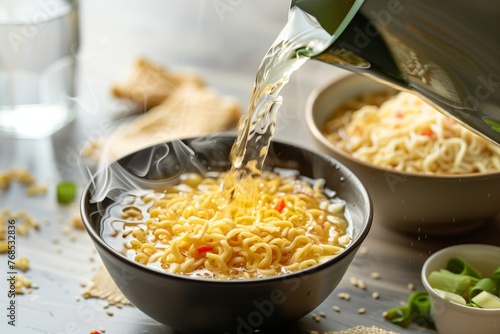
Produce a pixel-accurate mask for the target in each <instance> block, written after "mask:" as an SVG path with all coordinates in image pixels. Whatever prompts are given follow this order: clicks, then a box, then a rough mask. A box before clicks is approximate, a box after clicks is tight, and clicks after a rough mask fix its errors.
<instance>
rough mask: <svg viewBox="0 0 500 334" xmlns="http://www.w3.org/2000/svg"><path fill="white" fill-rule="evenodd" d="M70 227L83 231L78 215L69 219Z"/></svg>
mask: <svg viewBox="0 0 500 334" xmlns="http://www.w3.org/2000/svg"><path fill="white" fill-rule="evenodd" d="M71 226H72V227H73V228H75V229H77V230H84V229H85V227H84V225H83V221H82V217H81V216H80V214H76V215H74V216H73V217H72V218H71Z"/></svg>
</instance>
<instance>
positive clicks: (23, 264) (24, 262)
mask: <svg viewBox="0 0 500 334" xmlns="http://www.w3.org/2000/svg"><path fill="white" fill-rule="evenodd" d="M14 266H15V267H16V268H17V269H19V270H21V271H22V272H26V271H27V270H28V269H29V266H30V262H29V260H28V258H26V257H20V258H19V259H18V260H17V261H16V262H15V265H14Z"/></svg>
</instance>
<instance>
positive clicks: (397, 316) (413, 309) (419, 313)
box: [384, 291, 432, 327]
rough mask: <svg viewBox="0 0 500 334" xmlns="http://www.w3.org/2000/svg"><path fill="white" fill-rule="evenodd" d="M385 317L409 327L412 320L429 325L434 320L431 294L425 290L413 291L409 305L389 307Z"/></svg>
mask: <svg viewBox="0 0 500 334" xmlns="http://www.w3.org/2000/svg"><path fill="white" fill-rule="evenodd" d="M384 318H385V319H387V320H389V321H390V322H392V323H393V324H396V325H399V326H402V327H408V326H409V325H410V324H411V323H412V322H416V323H419V324H421V325H427V324H429V323H431V322H432V319H431V303H430V299H429V294H428V293H427V292H423V291H417V292H414V293H412V294H411V295H410V296H409V297H408V305H405V306H399V307H394V308H391V309H389V310H388V311H387V312H385V314H384Z"/></svg>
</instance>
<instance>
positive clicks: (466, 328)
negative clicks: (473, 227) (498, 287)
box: [422, 244, 500, 334]
mask: <svg viewBox="0 0 500 334" xmlns="http://www.w3.org/2000/svg"><path fill="white" fill-rule="evenodd" d="M452 257H461V258H462V259H464V260H465V261H467V262H468V263H470V264H471V265H472V266H474V267H475V268H476V269H478V270H479V271H480V272H481V274H482V276H483V277H488V276H490V275H491V274H492V272H493V271H494V270H495V269H496V268H497V267H498V266H499V265H500V247H496V246H490V245H481V244H464V245H456V246H451V247H447V248H444V249H441V250H440V251H438V252H436V253H434V254H433V255H431V256H430V257H429V258H428V259H427V261H426V262H425V263H424V265H423V267H422V283H423V285H424V288H425V290H427V292H428V293H429V297H430V300H431V316H432V318H433V320H434V324H435V325H436V329H437V330H438V332H439V334H499V333H500V309H478V308H473V307H469V306H464V305H459V304H457V303H454V302H451V301H449V300H446V299H444V298H442V297H441V296H440V295H439V294H437V293H436V291H434V289H433V288H431V286H430V285H429V282H428V281H427V277H428V276H429V274H430V273H431V272H433V271H435V270H439V269H442V268H445V267H446V264H447V263H448V260H449V259H451V258H452Z"/></svg>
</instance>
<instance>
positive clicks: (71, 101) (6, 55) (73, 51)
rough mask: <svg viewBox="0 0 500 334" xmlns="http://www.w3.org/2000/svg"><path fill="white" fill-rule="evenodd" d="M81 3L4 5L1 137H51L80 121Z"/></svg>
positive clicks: (3, 0)
mask: <svg viewBox="0 0 500 334" xmlns="http://www.w3.org/2000/svg"><path fill="white" fill-rule="evenodd" d="M78 47H79V29H78V1H77V0H74V1H73V0H16V1H12V0H0V136H2V135H3V136H11V137H22V138H41V137H47V136H50V135H51V134H53V133H55V132H56V131H57V130H59V129H61V128H62V127H64V126H65V125H67V124H68V123H70V122H71V121H72V120H73V119H74V117H75V110H74V105H75V79H76V78H75V76H76V55H77V52H78Z"/></svg>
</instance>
